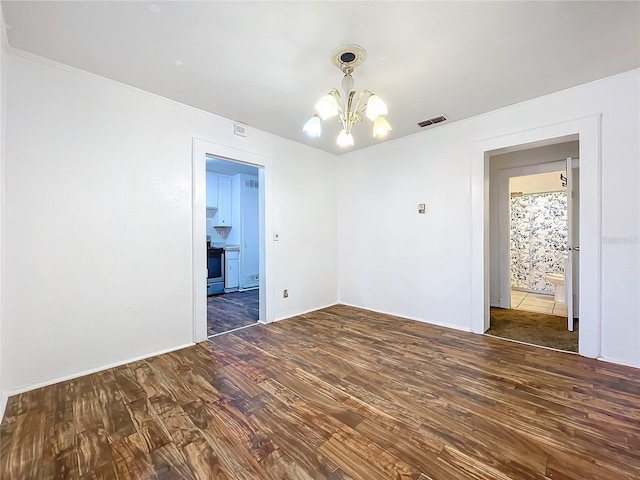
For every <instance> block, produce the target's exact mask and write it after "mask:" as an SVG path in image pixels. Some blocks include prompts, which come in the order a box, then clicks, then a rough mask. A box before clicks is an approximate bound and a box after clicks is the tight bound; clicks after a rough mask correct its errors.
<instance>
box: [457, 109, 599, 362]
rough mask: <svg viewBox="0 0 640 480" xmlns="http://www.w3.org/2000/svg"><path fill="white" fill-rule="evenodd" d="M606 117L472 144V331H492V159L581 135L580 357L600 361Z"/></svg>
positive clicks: (537, 129) (547, 126)
mask: <svg viewBox="0 0 640 480" xmlns="http://www.w3.org/2000/svg"><path fill="white" fill-rule="evenodd" d="M601 117H602V116H601V114H595V115H591V116H588V117H583V118H578V119H575V120H569V121H566V122H561V123H556V124H553V125H545V126H540V127H536V128H532V129H530V130H525V131H522V132H515V133H510V134H505V135H500V136H496V137H493V138H488V139H483V140H478V141H475V142H472V144H471V154H470V163H471V164H470V171H471V178H470V180H471V198H470V199H471V225H470V228H471V232H470V233H471V245H470V253H471V272H470V273H471V278H470V292H471V298H470V302H471V318H470V325H471V331H472V332H475V333H484V332H485V331H486V330H487V329H488V328H489V155H490V154H497V153H504V152H503V151H513V150H521V149H525V148H531V147H532V146H541V145H543V144H554V143H559V142H560V141H564V140H565V139H568V138H570V137H571V136H575V135H576V134H577V135H578V139H579V142H580V153H579V157H580V190H581V192H582V193H583V195H581V196H580V240H581V245H580V268H581V270H580V293H581V295H580V304H579V310H580V340H579V352H580V354H581V355H584V356H587V357H593V358H596V357H599V356H600V346H601V341H600V338H601V325H600V323H601V303H602V299H601V297H602V295H601V278H602V274H601V272H602V266H601V264H602V262H601V249H602V218H601V217H602V198H601V184H600V182H601V181H600V179H601V123H602V118H601Z"/></svg>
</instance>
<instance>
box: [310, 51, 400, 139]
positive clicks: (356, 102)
mask: <svg viewBox="0 0 640 480" xmlns="http://www.w3.org/2000/svg"><path fill="white" fill-rule="evenodd" d="M336 52H337V53H336ZM336 52H334V55H333V63H334V64H335V65H336V66H338V67H339V68H340V70H342V73H344V77H343V79H342V84H341V86H342V91H343V94H341V93H340V91H338V89H336V88H333V89H331V91H330V92H329V93H327V94H326V95H324V96H323V97H322V98H321V99H320V100H318V103H316V106H315V108H316V112H317V113H316V114H315V115H314V116H312V117H311V118H310V119H309V120H308V121H307V123H305V124H304V127H303V128H302V130H303V131H304V132H305V133H306V134H307V135H309V136H310V137H319V136H320V135H321V134H322V121H321V120H328V119H330V118H333V117H336V116H337V117H338V121H339V123H340V125H341V127H342V129H341V130H340V133H339V134H338V138H337V140H336V143H337V144H338V145H339V146H340V147H352V146H353V144H354V142H353V135H352V134H351V129H352V127H353V125H354V124H355V123H358V122H361V121H362V119H363V116H366V117H367V118H368V119H369V120H371V121H372V122H373V137H374V138H378V137H384V136H385V135H386V134H387V133H388V132H389V130H391V125H389V122H388V121H387V120H386V119H385V118H384V117H383V115H386V114H387V113H388V112H387V106H386V105H385V103H384V102H383V101H382V100H381V99H380V97H378V96H377V95H375V94H373V93H372V92H370V91H369V90H362V91H361V92H360V93H357V92H356V91H355V90H353V86H354V83H355V82H354V80H353V77H352V76H351V74H352V72H353V70H354V68H355V67H356V66H357V65H360V64H361V63H362V62H363V61H364V57H365V56H366V53H365V52H364V49H363V48H362V47H360V46H358V45H347V46H345V47H341V48H339V49H337V50H336ZM343 95H344V96H343Z"/></svg>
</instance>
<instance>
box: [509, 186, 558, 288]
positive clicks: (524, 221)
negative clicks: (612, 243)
mask: <svg viewBox="0 0 640 480" xmlns="http://www.w3.org/2000/svg"><path fill="white" fill-rule="evenodd" d="M510 243H511V286H512V287H515V288H521V289H524V290H529V291H534V292H541V293H553V285H552V284H551V283H549V282H547V281H546V280H545V278H544V276H545V274H546V273H549V272H561V273H563V272H564V267H565V260H566V258H567V254H566V251H564V250H563V249H562V247H566V246H567V194H566V192H551V193H535V194H525V195H521V196H514V197H511V242H510Z"/></svg>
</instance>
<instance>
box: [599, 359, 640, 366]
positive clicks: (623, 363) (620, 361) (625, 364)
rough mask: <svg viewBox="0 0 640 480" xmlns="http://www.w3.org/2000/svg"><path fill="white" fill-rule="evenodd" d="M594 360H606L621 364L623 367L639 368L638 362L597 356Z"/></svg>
mask: <svg viewBox="0 0 640 480" xmlns="http://www.w3.org/2000/svg"><path fill="white" fill-rule="evenodd" d="M596 360H600V361H601V362H607V363H615V364H616V365H622V366H625V367H632V368H640V365H638V364H635V365H634V364H633V363H628V362H625V361H623V360H618V359H615V358H606V357H598V358H597V359H596Z"/></svg>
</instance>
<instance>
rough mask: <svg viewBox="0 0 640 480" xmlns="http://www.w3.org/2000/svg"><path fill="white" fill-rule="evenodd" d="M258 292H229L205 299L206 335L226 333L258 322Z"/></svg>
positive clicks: (256, 290)
mask: <svg viewBox="0 0 640 480" xmlns="http://www.w3.org/2000/svg"><path fill="white" fill-rule="evenodd" d="M258 292H259V290H258V289H257V288H256V289H254V290H247V291H244V292H231V293H224V294H222V295H213V296H211V297H208V298H207V335H208V336H211V335H215V334H216V333H223V332H228V331H229V330H233V329H234V328H240V327H245V326H247V325H252V324H254V323H257V322H258V320H259V311H258V298H259V293H258Z"/></svg>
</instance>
